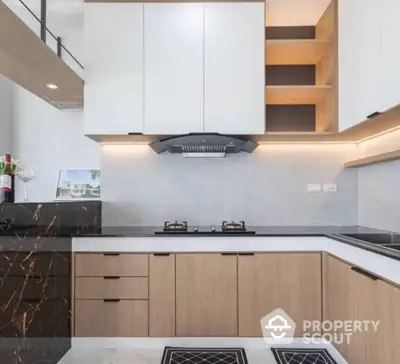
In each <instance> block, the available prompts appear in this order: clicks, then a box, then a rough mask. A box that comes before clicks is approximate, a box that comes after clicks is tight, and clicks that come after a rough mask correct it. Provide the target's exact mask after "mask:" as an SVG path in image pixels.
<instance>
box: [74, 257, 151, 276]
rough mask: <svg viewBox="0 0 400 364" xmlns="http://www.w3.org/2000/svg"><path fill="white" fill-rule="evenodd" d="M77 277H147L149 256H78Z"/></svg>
mask: <svg viewBox="0 0 400 364" xmlns="http://www.w3.org/2000/svg"><path fill="white" fill-rule="evenodd" d="M75 275H76V276H77V277H105V276H117V277H147V276H148V275H149V258H148V255H147V254H76V258H75Z"/></svg>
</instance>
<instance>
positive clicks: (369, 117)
mask: <svg viewBox="0 0 400 364" xmlns="http://www.w3.org/2000/svg"><path fill="white" fill-rule="evenodd" d="M381 114H382V113H380V112H379V111H375V112H373V113H372V114H369V115H368V116H367V119H373V118H376V117H377V116H379V115H381Z"/></svg>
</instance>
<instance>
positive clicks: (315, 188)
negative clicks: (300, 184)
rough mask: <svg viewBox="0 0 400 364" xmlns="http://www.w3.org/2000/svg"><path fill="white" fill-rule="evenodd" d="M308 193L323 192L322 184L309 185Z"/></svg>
mask: <svg viewBox="0 0 400 364" xmlns="http://www.w3.org/2000/svg"><path fill="white" fill-rule="evenodd" d="M307 192H321V184H319V183H309V184H308V185H307Z"/></svg>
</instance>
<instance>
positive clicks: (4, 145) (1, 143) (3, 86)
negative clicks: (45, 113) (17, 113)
mask: <svg viewBox="0 0 400 364" xmlns="http://www.w3.org/2000/svg"><path fill="white" fill-rule="evenodd" d="M11 97H12V82H11V81H9V80H8V79H7V78H5V77H4V76H1V75H0V156H2V155H4V154H6V153H12V145H11V115H12V113H11V106H12V105H11V104H12V102H11Z"/></svg>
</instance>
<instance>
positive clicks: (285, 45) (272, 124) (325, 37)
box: [265, 0, 338, 134]
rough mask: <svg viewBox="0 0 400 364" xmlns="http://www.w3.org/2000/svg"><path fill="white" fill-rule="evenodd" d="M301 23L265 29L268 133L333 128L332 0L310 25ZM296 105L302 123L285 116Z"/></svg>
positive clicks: (334, 16)
mask: <svg viewBox="0 0 400 364" xmlns="http://www.w3.org/2000/svg"><path fill="white" fill-rule="evenodd" d="M304 28H307V27H273V28H271V31H270V30H269V29H268V27H267V28H266V41H265V64H266V74H267V77H266V87H265V104H266V109H267V112H266V115H267V116H269V117H270V118H271V117H274V118H275V119H274V120H271V119H269V120H268V118H267V119H266V131H267V134H268V132H271V131H274V132H282V133H288V132H293V133H296V132H299V131H301V132H304V131H308V132H318V133H335V132H337V131H338V111H337V99H338V98H337V68H338V66H337V63H338V62H337V52H338V50H337V49H338V47H337V0H332V1H331V3H330V5H329V6H328V7H327V9H326V10H325V12H324V14H323V15H322V16H321V18H320V19H319V21H318V23H317V24H316V25H315V27H308V28H309V29H304ZM280 36H281V37H280ZM305 75H307V76H305ZM305 105H309V106H310V107H309V108H306V107H304V106H305ZM272 107H273V108H274V110H273V112H268V108H272ZM296 107H297V108H298V112H299V114H298V115H299V117H298V119H299V120H301V122H299V120H293V123H291V122H290V121H289V122H288V120H287V119H286V120H284V118H287V116H288V115H295V114H296ZM286 108H287V109H288V110H286ZM289 109H290V112H289ZM312 109H314V110H315V111H314V112H311V110H312ZM300 113H303V115H300ZM305 113H307V115H305ZM279 118H282V120H279ZM311 118H312V120H311ZM279 125H282V128H280V127H279ZM291 125H292V126H291Z"/></svg>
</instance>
